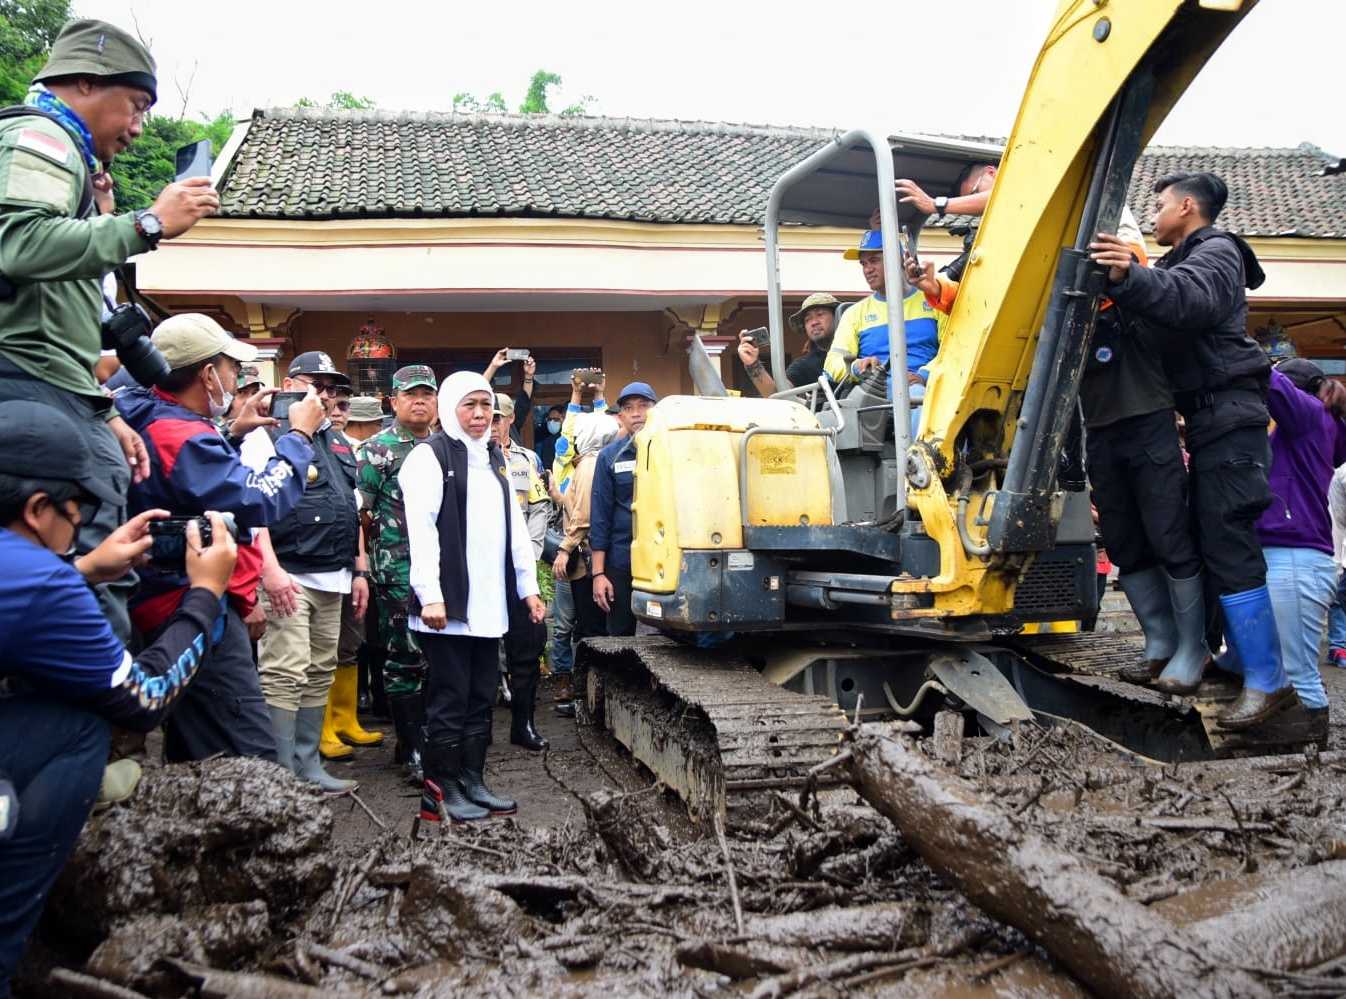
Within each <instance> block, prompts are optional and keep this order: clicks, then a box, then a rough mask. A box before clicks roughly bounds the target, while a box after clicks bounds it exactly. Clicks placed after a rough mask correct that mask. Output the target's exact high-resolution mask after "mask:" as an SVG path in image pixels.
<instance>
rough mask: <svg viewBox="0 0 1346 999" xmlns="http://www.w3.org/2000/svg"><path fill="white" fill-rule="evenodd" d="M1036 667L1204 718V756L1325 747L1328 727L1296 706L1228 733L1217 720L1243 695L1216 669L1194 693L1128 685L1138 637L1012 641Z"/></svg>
mask: <svg viewBox="0 0 1346 999" xmlns="http://www.w3.org/2000/svg"><path fill="white" fill-rule="evenodd" d="M1008 644H1010V646H1011V647H1012V648H1014V649H1015V650H1016V651H1018V652H1020V653H1022V654H1023V655H1024V657H1025V658H1026V659H1027V660H1028V661H1029V662H1030V663H1032V664H1033V665H1035V666H1037V667H1038V668H1039V669H1041V670H1044V671H1046V672H1050V673H1055V674H1058V675H1062V674H1064V676H1065V677H1066V678H1067V679H1069V680H1072V681H1074V682H1076V683H1079V684H1082V685H1085V686H1088V687H1090V688H1092V689H1094V690H1098V691H1103V692H1105V693H1107V694H1112V695H1114V696H1116V697H1121V698H1125V699H1126V700H1129V701H1131V702H1133V703H1135V704H1137V705H1143V706H1148V707H1156V706H1158V707H1167V708H1169V709H1170V711H1171V713H1172V715H1173V717H1174V719H1175V721H1176V720H1178V719H1180V718H1181V717H1182V716H1183V715H1184V714H1186V715H1188V716H1189V717H1193V718H1194V720H1197V721H1199V722H1200V725H1201V729H1202V731H1203V732H1204V736H1205V740H1206V742H1207V744H1208V747H1209V749H1208V751H1207V752H1206V753H1203V754H1202V755H1204V756H1208V757H1214V758H1221V757H1238V756H1249V755H1262V754H1267V753H1286V752H1295V751H1299V750H1302V749H1304V748H1306V747H1307V746H1309V745H1310V744H1313V743H1318V744H1319V745H1320V746H1322V745H1325V739H1326V729H1325V727H1319V726H1316V725H1315V724H1314V723H1313V722H1312V720H1311V719H1310V718H1309V716H1308V715H1307V713H1306V712H1304V710H1303V709H1302V708H1300V707H1298V706H1297V707H1294V708H1291V709H1290V710H1288V711H1286V712H1284V713H1282V714H1281V715H1278V716H1277V717H1276V718H1274V719H1272V720H1271V721H1269V722H1267V723H1265V724H1264V725H1262V726H1260V727H1259V728H1257V729H1254V730H1252V731H1250V732H1228V731H1225V730H1224V729H1222V728H1220V727H1219V726H1218V725H1217V724H1216V720H1217V719H1218V718H1219V716H1220V713H1221V712H1222V711H1223V710H1224V709H1225V707H1226V706H1227V705H1228V704H1229V702H1231V701H1232V700H1233V699H1234V698H1235V697H1237V696H1238V693H1239V684H1238V681H1237V680H1236V679H1234V678H1233V677H1230V676H1228V675H1227V674H1224V673H1222V672H1220V671H1219V670H1216V669H1208V670H1207V671H1206V679H1205V680H1204V681H1203V682H1202V684H1201V686H1200V687H1198V688H1197V690H1196V693H1195V694H1193V695H1192V696H1190V697H1172V696H1169V695H1166V694H1162V693H1159V692H1158V691H1156V690H1152V689H1151V688H1149V687H1141V686H1137V685H1135V684H1131V683H1127V682H1126V681H1125V680H1123V679H1121V678H1120V677H1119V676H1118V675H1117V674H1118V672H1119V671H1120V670H1121V669H1122V668H1123V667H1125V666H1130V665H1133V664H1135V663H1137V662H1139V661H1140V660H1141V659H1142V651H1143V649H1144V641H1143V640H1142V639H1141V638H1139V637H1135V636H1123V635H1115V634H1108V633H1105V632H1094V633H1090V634H1071V635H1036V636H1022V637H1019V638H1016V639H1014V640H1013V641H1012V642H1010V643H1008Z"/></svg>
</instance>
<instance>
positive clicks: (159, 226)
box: [139, 212, 164, 236]
mask: <svg viewBox="0 0 1346 999" xmlns="http://www.w3.org/2000/svg"><path fill="white" fill-rule="evenodd" d="M139 222H140V228H141V229H142V230H144V232H145V235H147V236H158V235H159V234H160V233H162V232H163V231H164V224H163V223H162V222H160V221H159V216H157V215H155V214H154V213H153V212H141V213H140V217H139Z"/></svg>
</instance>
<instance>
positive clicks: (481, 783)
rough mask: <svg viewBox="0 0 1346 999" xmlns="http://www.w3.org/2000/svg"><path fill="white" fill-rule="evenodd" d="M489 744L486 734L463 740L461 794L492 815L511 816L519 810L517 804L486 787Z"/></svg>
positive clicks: (470, 736) (488, 736)
mask: <svg viewBox="0 0 1346 999" xmlns="http://www.w3.org/2000/svg"><path fill="white" fill-rule="evenodd" d="M490 743H491V736H490V733H488V732H482V733H479V734H477V735H469V736H467V737H465V738H464V739H463V769H462V779H463V793H464V794H465V795H467V800H468V801H470V802H472V803H473V804H477V805H480V806H481V807H482V808H485V809H487V810H489V811H490V813H491V814H492V815H513V814H514V813H515V812H517V811H518V810H519V804H518V802H516V801H514V800H513V799H512V798H502V797H500V796H499V795H496V794H492V793H491V790H490V788H488V787H487V786H486V782H485V779H484V776H485V772H486V747H487V746H489V745H490Z"/></svg>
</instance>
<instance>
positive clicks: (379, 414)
mask: <svg viewBox="0 0 1346 999" xmlns="http://www.w3.org/2000/svg"><path fill="white" fill-rule="evenodd" d="M382 419H383V406H382V404H381V403H380V402H379V401H378V400H377V399H375V398H374V397H373V396H372V395H357V396H356V397H355V398H354V399H352V400H351V410H350V417H349V418H348V422H350V423H377V422H379V421H380V420H382Z"/></svg>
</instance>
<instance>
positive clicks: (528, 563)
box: [397, 371, 546, 822]
mask: <svg viewBox="0 0 1346 999" xmlns="http://www.w3.org/2000/svg"><path fill="white" fill-rule="evenodd" d="M494 399H495V397H494V395H493V394H492V392H491V386H490V385H489V384H488V383H487V381H486V379H485V378H483V377H482V376H481V375H479V374H477V373H475V372H469V371H458V372H455V373H454V374H452V375H450V376H449V377H448V378H446V379H445V380H444V384H443V385H442V386H440V389H439V415H440V422H441V423H442V425H443V430H441V431H440V432H439V433H436V434H432V435H431V436H430V438H429V439H428V440H426V441H425V443H423V444H418V445H417V446H416V447H415V448H414V449H412V452H411V454H409V455H408V456H407V460H406V461H405V462H404V463H403V465H402V470H401V471H400V472H399V473H398V476H397V478H398V482H399V484H400V485H401V487H402V495H403V497H404V499H405V502H406V511H407V539H408V541H409V542H410V545H411V589H412V593H413V595H414V597H415V600H414V602H413V609H415V606H416V605H418V606H419V610H420V613H419V614H415V615H413V616H412V617H411V620H410V626H411V628H412V629H414V630H415V631H416V632H417V633H418V635H419V637H420V642H421V648H422V650H423V651H424V652H425V657H426V660H427V662H428V665H429V669H428V670H427V673H426V691H425V694H426V725H425V752H424V755H423V759H422V762H423V764H424V768H425V790H424V792H423V794H422V795H421V818H422V819H423V820H425V821H430V822H438V821H440V820H441V819H443V818H447V819H449V820H451V821H454V822H468V821H474V820H477V819H484V818H486V817H487V816H490V815H512V814H513V813H514V812H515V811H517V805H516V804H515V802H514V801H512V800H511V799H509V798H505V797H501V796H499V795H496V794H493V793H492V792H491V791H490V790H489V789H488V788H487V787H486V784H485V782H484V779H483V778H484V773H485V767H486V749H487V747H488V746H489V745H490V742H491V709H492V708H493V707H494V704H495V688H496V678H497V675H498V669H499V644H500V638H501V636H502V635H504V634H505V632H507V631H508V630H509V625H510V618H511V616H512V615H515V616H517V615H524V616H527V618H528V619H529V620H531V621H533V622H538V621H541V620H542V618H543V616H544V615H545V613H546V611H545V608H544V606H543V604H542V601H541V600H540V599H539V598H538V585H537V573H536V568H535V564H534V561H533V546H532V542H531V541H530V540H529V537H528V528H527V525H526V524H525V523H524V519H523V514H522V513H521V512H520V511H519V506H518V504H517V503H516V502H515V501H514V495H513V490H512V487H511V485H510V480H509V471H508V469H507V467H506V464H505V460H504V456H503V455H502V454H501V453H500V449H499V448H498V447H496V446H495V445H494V444H492V443H491V442H490V433H491V410H492V406H493V403H494Z"/></svg>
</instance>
